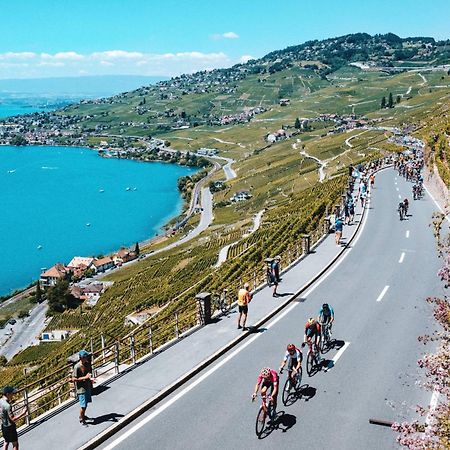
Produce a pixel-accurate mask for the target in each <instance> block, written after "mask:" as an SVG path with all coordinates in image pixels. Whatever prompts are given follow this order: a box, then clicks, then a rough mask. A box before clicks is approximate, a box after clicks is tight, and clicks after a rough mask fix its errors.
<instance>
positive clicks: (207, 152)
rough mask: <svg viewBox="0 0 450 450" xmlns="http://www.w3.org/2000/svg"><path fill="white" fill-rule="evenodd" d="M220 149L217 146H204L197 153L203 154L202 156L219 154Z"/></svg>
mask: <svg viewBox="0 0 450 450" xmlns="http://www.w3.org/2000/svg"><path fill="white" fill-rule="evenodd" d="M217 153H218V150H217V149H216V148H205V147H202V148H200V149H199V150H198V151H197V155H202V156H215V155H217Z"/></svg>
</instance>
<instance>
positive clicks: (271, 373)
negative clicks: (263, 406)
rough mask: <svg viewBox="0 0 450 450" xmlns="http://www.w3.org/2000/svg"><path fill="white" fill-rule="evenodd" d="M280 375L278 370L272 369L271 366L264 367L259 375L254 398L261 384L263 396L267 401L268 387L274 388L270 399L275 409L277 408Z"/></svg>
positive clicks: (253, 398)
mask: <svg viewBox="0 0 450 450" xmlns="http://www.w3.org/2000/svg"><path fill="white" fill-rule="evenodd" d="M279 380H280V378H279V376H278V373H277V371H276V370H272V369H271V368H270V367H264V369H262V370H261V372H260V374H259V375H258V379H257V380H256V385H255V389H254V392H253V394H252V400H255V398H256V396H257V394H258V391H259V388H260V386H261V397H262V398H263V400H264V401H266V395H267V389H269V388H272V392H271V394H270V397H269V400H270V401H271V402H272V405H273V409H274V411H275V410H276V409H277V397H278V383H279Z"/></svg>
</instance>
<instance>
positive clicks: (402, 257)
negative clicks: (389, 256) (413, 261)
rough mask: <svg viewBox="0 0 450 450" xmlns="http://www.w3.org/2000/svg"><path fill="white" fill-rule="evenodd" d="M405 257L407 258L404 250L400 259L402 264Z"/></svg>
mask: <svg viewBox="0 0 450 450" xmlns="http://www.w3.org/2000/svg"><path fill="white" fill-rule="evenodd" d="M404 259H405V252H402V254H401V255H400V259H399V260H398V262H399V264H401V263H402V262H403V260H404Z"/></svg>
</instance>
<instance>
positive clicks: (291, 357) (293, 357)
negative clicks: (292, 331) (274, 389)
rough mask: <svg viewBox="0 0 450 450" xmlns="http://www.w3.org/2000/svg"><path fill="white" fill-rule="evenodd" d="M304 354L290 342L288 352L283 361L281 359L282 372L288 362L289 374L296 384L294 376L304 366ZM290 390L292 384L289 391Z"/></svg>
mask: <svg viewBox="0 0 450 450" xmlns="http://www.w3.org/2000/svg"><path fill="white" fill-rule="evenodd" d="M302 360H303V355H302V351H301V350H300V349H299V348H297V347H296V346H295V345H294V344H289V345H288V346H287V348H286V354H285V355H284V359H283V361H281V365H280V373H282V372H283V368H284V366H285V365H286V363H288V375H289V378H290V380H291V382H292V384H294V385H295V379H294V376H295V375H296V374H297V372H298V371H299V370H300V367H301V366H302ZM289 390H290V386H289V389H288V391H289Z"/></svg>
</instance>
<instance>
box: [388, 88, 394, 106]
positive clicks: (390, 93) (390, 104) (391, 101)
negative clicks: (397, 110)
mask: <svg viewBox="0 0 450 450" xmlns="http://www.w3.org/2000/svg"><path fill="white" fill-rule="evenodd" d="M393 107H394V99H393V97H392V92H389V100H388V108H393Z"/></svg>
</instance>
